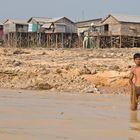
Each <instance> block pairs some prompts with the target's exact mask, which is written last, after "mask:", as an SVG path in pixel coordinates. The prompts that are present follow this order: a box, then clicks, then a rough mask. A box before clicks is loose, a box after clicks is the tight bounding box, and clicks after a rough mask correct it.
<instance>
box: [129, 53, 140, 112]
mask: <svg viewBox="0 0 140 140" xmlns="http://www.w3.org/2000/svg"><path fill="white" fill-rule="evenodd" d="M133 59H134V62H135V64H136V65H135V66H134V67H133V68H132V69H131V72H130V77H129V83H130V85H131V109H132V110H137V106H138V99H139V97H140V53H136V54H134V56H133Z"/></svg>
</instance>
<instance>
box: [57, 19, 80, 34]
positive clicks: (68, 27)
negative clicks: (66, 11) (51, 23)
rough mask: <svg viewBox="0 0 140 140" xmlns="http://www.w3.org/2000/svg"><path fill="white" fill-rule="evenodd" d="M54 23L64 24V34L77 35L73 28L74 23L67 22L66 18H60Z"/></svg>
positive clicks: (74, 27)
mask: <svg viewBox="0 0 140 140" xmlns="http://www.w3.org/2000/svg"><path fill="white" fill-rule="evenodd" d="M56 23H62V24H65V25H66V26H65V32H66V33H77V28H76V26H75V24H74V23H72V22H71V21H69V20H68V19H66V18H62V19H60V20H59V21H57V22H56Z"/></svg>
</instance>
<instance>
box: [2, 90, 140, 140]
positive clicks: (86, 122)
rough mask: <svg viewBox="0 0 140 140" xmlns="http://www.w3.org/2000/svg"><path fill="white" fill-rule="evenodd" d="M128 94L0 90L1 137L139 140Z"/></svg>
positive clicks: (139, 119) (139, 120) (139, 123)
mask: <svg viewBox="0 0 140 140" xmlns="http://www.w3.org/2000/svg"><path fill="white" fill-rule="evenodd" d="M139 138H140V107H139V109H138V111H137V112H131V111H130V109H129V96H128V95H107V94H104V95H94V94H75V93H73V94H70V93H69V94H66V93H63V92H61V93H59V92H58V93H55V92H52V93H50V92H46V91H30V90H29V91H24V90H2V89H1V90H0V139H1V140H139Z"/></svg>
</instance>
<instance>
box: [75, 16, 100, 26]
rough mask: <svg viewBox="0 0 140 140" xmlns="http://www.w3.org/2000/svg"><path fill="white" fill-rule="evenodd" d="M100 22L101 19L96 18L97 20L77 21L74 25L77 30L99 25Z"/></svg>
mask: <svg viewBox="0 0 140 140" xmlns="http://www.w3.org/2000/svg"><path fill="white" fill-rule="evenodd" d="M101 21H102V18H98V19H91V20H85V21H79V22H76V23H75V24H76V26H77V27H78V28H82V27H90V26H91V24H98V25H99V24H100V22H101Z"/></svg>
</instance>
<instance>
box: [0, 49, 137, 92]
mask: <svg viewBox="0 0 140 140" xmlns="http://www.w3.org/2000/svg"><path fill="white" fill-rule="evenodd" d="M138 51H139V49H138V48H133V49H128V48H127V49H125V48H124V49H120V48H118V49H115V48H112V49H91V50H84V49H43V48H32V49H17V48H0V62H1V63H0V87H1V88H13V89H39V90H42V89H43V90H50V91H58V92H78V93H80V92H81V93H115V94H118V93H128V75H129V70H130V67H131V66H132V65H133V61H132V56H133V54H134V53H135V52H138Z"/></svg>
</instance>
